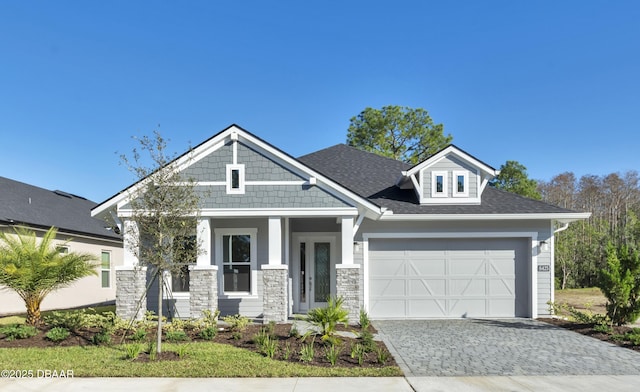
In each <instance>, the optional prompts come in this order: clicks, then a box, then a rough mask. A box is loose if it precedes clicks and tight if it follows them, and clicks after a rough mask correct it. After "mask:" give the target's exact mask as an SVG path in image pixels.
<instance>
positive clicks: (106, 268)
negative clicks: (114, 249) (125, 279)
mask: <svg viewBox="0 0 640 392" xmlns="http://www.w3.org/2000/svg"><path fill="white" fill-rule="evenodd" d="M100 277H101V279H102V288H105V289H107V288H109V287H111V252H109V251H102V263H101V265H100Z"/></svg>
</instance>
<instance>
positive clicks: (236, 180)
mask: <svg viewBox="0 0 640 392" xmlns="http://www.w3.org/2000/svg"><path fill="white" fill-rule="evenodd" d="M227 193H231V194H243V193H244V165H227Z"/></svg>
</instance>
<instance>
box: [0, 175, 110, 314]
mask: <svg viewBox="0 0 640 392" xmlns="http://www.w3.org/2000/svg"><path fill="white" fill-rule="evenodd" d="M95 205H96V203H94V202H91V201H89V200H87V199H85V198H83V197H79V196H75V195H71V194H68V193H65V192H62V191H50V190H47V189H43V188H38V187H35V186H32V185H28V184H24V183H22V182H18V181H14V180H10V179H8V178H4V177H0V230H2V231H4V232H9V233H14V228H15V227H26V228H29V229H31V230H34V231H35V232H36V235H37V236H38V237H39V238H42V235H43V234H44V233H45V232H46V231H47V230H48V229H49V228H51V227H52V226H55V227H56V228H57V229H58V235H57V237H56V240H57V243H58V244H59V245H60V251H61V252H83V253H91V254H93V255H95V257H96V260H97V263H98V264H100V266H99V267H98V268H96V272H97V274H98V275H97V276H89V277H86V278H83V279H80V280H78V281H76V282H75V283H73V284H72V285H71V286H68V287H65V288H61V289H60V290H57V291H54V292H52V293H50V294H49V295H47V297H46V298H45V299H44V301H43V302H42V307H41V309H42V310H51V309H62V308H72V307H78V306H85V305H93V304H99V303H104V302H109V301H113V300H115V294H116V288H115V267H116V266H118V265H121V264H122V237H121V236H120V235H118V234H116V233H114V231H113V230H111V228H110V227H107V223H106V222H105V221H103V220H100V219H96V218H92V217H91V208H93V207H94V206H95ZM67 240H69V243H68V244H67V245H66V247H62V245H63V244H64V243H65V242H66V241H67ZM25 311H26V310H25V305H24V301H23V300H22V299H21V298H20V297H19V296H18V295H17V294H16V293H15V292H13V291H11V290H9V289H7V288H6V287H3V286H0V315H6V314H16V313H24V312H25Z"/></svg>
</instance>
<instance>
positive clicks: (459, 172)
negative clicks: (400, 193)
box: [396, 144, 499, 204]
mask: <svg viewBox="0 0 640 392" xmlns="http://www.w3.org/2000/svg"><path fill="white" fill-rule="evenodd" d="M498 174H499V171H498V170H496V169H494V168H493V167H491V166H489V165H487V164H486V163H484V162H482V161H481V160H479V159H477V158H475V157H473V156H472V155H470V154H468V153H466V152H465V151H463V150H461V149H460V148H458V147H456V146H455V145H453V144H452V145H449V146H447V147H445V148H444V149H442V150H440V151H439V152H437V153H435V154H434V155H432V156H431V157H429V158H427V159H426V160H424V161H422V162H420V163H418V164H417V165H415V166H413V167H412V168H410V169H409V170H406V171H403V172H402V176H401V177H400V179H399V180H398V182H397V183H396V185H397V186H399V187H400V188H401V189H413V190H414V191H415V193H416V196H417V198H418V200H419V202H420V204H480V200H481V196H482V192H483V191H484V189H485V187H486V186H487V184H488V183H489V181H490V180H491V179H493V178H494V177H495V176H497V175H498Z"/></svg>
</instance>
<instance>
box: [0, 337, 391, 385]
mask: <svg viewBox="0 0 640 392" xmlns="http://www.w3.org/2000/svg"><path fill="white" fill-rule="evenodd" d="M177 347H178V344H163V350H165V351H177ZM0 356H1V357H2V366H3V367H4V368H6V369H60V370H73V374H74V376H75V377H335V376H344V377H362V376H369V377H371V376H374V377H392V376H402V371H401V370H400V369H399V368H398V367H391V366H389V367H384V368H335V367H313V366H307V365H304V364H298V363H289V362H284V361H275V360H271V359H269V358H265V357H263V356H262V355H260V354H257V353H254V352H251V351H248V350H243V349H239V348H236V347H233V346H230V345H225V344H219V343H211V342H202V343H190V344H189V347H188V349H187V350H186V356H185V358H184V359H181V360H179V361H158V362H148V363H138V362H132V361H131V360H128V359H126V350H125V347H124V346H112V347H95V346H85V347H54V348H26V349H14V348H5V349H0Z"/></svg>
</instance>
